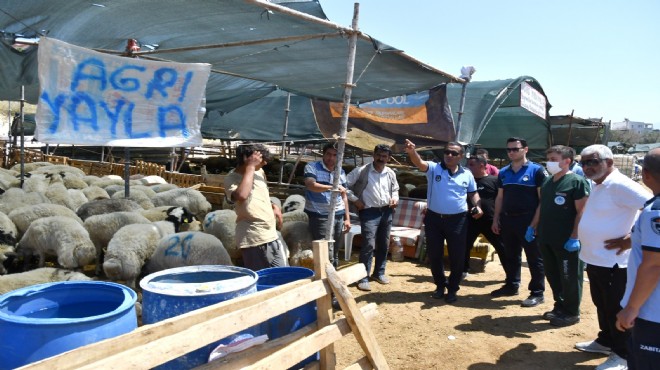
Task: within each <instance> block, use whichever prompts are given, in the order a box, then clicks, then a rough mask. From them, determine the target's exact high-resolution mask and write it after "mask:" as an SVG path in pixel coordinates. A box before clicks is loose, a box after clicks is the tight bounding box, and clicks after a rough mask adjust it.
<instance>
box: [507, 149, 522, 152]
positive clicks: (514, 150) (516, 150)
mask: <svg viewBox="0 0 660 370" xmlns="http://www.w3.org/2000/svg"><path fill="white" fill-rule="evenodd" d="M521 150H523V148H506V151H507V152H509V153H515V152H519V151H521Z"/></svg>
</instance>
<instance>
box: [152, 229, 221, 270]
mask: <svg viewBox="0 0 660 370" xmlns="http://www.w3.org/2000/svg"><path fill="white" fill-rule="evenodd" d="M198 265H227V266H232V261H231V258H230V257H229V253H227V250H226V249H225V247H224V246H223V245H222V242H221V241H220V239H218V238H216V237H215V236H213V235H210V234H206V233H203V232H198V231H192V232H182V233H176V234H173V235H168V236H165V237H163V238H162V239H161V240H160V241H159V242H158V245H157V246H156V250H155V251H154V253H153V254H152V255H151V258H150V259H149V262H148V263H147V271H148V272H149V273H153V272H157V271H161V270H165V269H169V268H174V267H183V266H198Z"/></svg>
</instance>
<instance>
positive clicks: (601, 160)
mask: <svg viewBox="0 0 660 370" xmlns="http://www.w3.org/2000/svg"><path fill="white" fill-rule="evenodd" d="M613 158H614V156H613V155H612V151H611V150H610V149H609V148H608V147H606V146H605V145H591V146H588V147H586V148H584V150H582V153H581V161H580V164H581V165H582V169H583V170H584V175H585V177H586V178H588V179H590V180H591V181H592V184H591V195H590V196H589V199H588V200H587V204H586V205H585V207H584V213H583V215H582V219H581V220H580V224H579V226H578V237H579V239H580V242H581V244H582V249H581V250H580V259H581V260H582V261H584V262H585V263H586V264H587V276H588V277H589V283H590V286H591V299H592V301H593V303H594V305H595V306H596V312H597V314H598V326H599V328H600V332H599V333H598V337H597V338H596V339H595V340H593V341H589V342H581V343H577V344H576V345H575V347H576V348H577V349H579V350H581V351H585V352H596V353H604V354H609V357H608V358H607V360H606V361H605V362H604V363H602V364H600V365H599V366H598V367H596V369H597V370H605V369H627V368H628V365H627V360H626V359H627V357H628V352H627V349H626V340H627V335H626V333H624V332H621V331H618V330H617V329H616V314H617V313H618V312H619V310H621V306H620V302H621V299H622V298H623V294H624V292H625V289H626V280H627V278H626V276H627V266H628V255H629V254H630V230H631V228H632V226H633V224H634V222H635V220H636V219H637V215H638V214H639V210H640V209H641V208H642V207H644V203H645V202H646V201H647V200H649V199H650V198H651V197H652V195H651V193H650V192H648V191H647V190H646V189H644V187H642V186H641V185H640V184H638V183H636V182H635V181H633V180H631V179H630V178H628V177H626V176H625V175H623V174H622V173H621V172H619V170H617V169H616V168H615V167H614V160H613Z"/></svg>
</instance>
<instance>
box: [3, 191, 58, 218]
mask: <svg viewBox="0 0 660 370" xmlns="http://www.w3.org/2000/svg"><path fill="white" fill-rule="evenodd" d="M42 203H50V201H49V200H48V198H46V196H45V195H44V194H43V193H39V192H36V193H26V192H25V191H24V190H23V189H20V188H11V189H7V191H5V192H4V193H3V194H2V196H0V212H4V213H6V214H9V213H10V212H11V211H13V210H14V209H16V208H19V207H23V206H27V205H33V204H42Z"/></svg>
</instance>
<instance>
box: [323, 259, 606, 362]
mask: <svg viewBox="0 0 660 370" xmlns="http://www.w3.org/2000/svg"><path fill="white" fill-rule="evenodd" d="M356 259H357V253H356V252H355V251H354V253H353V261H352V263H355V261H356ZM387 274H388V275H389V276H390V278H391V283H390V284H389V285H380V284H378V283H376V282H372V283H371V286H372V291H371V292H362V291H360V290H358V289H357V288H356V287H351V288H350V290H351V293H353V294H354V297H355V298H356V300H357V302H358V305H359V306H361V305H364V304H366V303H370V302H375V303H377V304H378V311H379V313H378V316H377V317H376V318H375V319H374V320H372V321H371V322H370V324H371V329H372V330H373V332H374V333H375V335H376V338H377V340H378V343H379V345H380V347H381V349H382V351H383V353H384V354H385V357H386V359H387V362H388V364H389V365H390V367H391V368H392V369H473V370H481V369H591V368H593V367H594V366H596V365H598V364H600V363H601V362H603V361H604V360H605V358H606V356H605V355H599V354H590V353H583V352H580V351H577V350H575V349H574V348H573V345H574V344H575V343H576V342H581V341H587V340H592V339H594V338H595V336H596V333H597V331H598V323H597V318H596V310H595V307H594V306H593V303H592V302H591V297H590V293H589V283H588V281H585V284H584V293H583V298H582V315H581V322H580V323H578V324H576V325H573V326H569V327H565V328H557V327H553V326H551V325H550V324H549V323H548V322H547V321H545V320H543V319H542V317H541V315H542V314H543V312H545V311H548V310H551V309H552V302H553V301H552V294H551V292H550V287H549V286H546V293H545V303H544V304H541V305H539V306H537V307H532V308H525V307H521V306H520V303H521V301H522V300H523V299H525V298H526V297H527V295H528V291H526V289H525V290H523V289H521V291H520V295H519V296H517V297H502V298H491V297H490V295H489V293H490V292H491V291H492V290H494V289H496V288H498V287H499V286H500V285H501V282H502V281H503V279H504V272H503V271H502V267H501V265H500V263H499V260H498V259H497V257H495V260H494V261H493V262H488V263H487V264H486V268H485V271H484V272H481V273H475V274H470V275H469V277H468V278H467V279H466V280H465V281H464V282H463V284H462V287H461V290H460V291H459V292H458V301H457V302H456V303H454V304H451V305H449V304H446V303H445V302H444V300H436V299H433V298H431V296H430V295H431V292H432V290H433V289H434V288H435V286H434V284H433V283H432V279H431V273H430V270H429V268H428V267H427V266H426V265H423V264H420V263H418V262H417V261H416V260H409V259H407V260H406V261H404V262H391V261H388V265H387ZM585 275H586V274H585ZM528 282H529V270H528V269H527V267H526V264H524V263H523V286H524V287H526V284H527V283H528ZM339 314H340V313H339ZM335 350H336V353H337V362H338V365H339V366H338V368H344V367H346V366H348V365H350V364H352V363H353V362H354V361H356V360H357V359H359V358H361V357H363V356H364V352H363V351H362V349H361V348H360V346H359V344H358V343H357V341H356V340H355V338H354V336H353V335H352V334H350V335H348V336H346V337H344V338H343V339H341V340H340V341H338V342H337V343H336V345H335Z"/></svg>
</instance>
